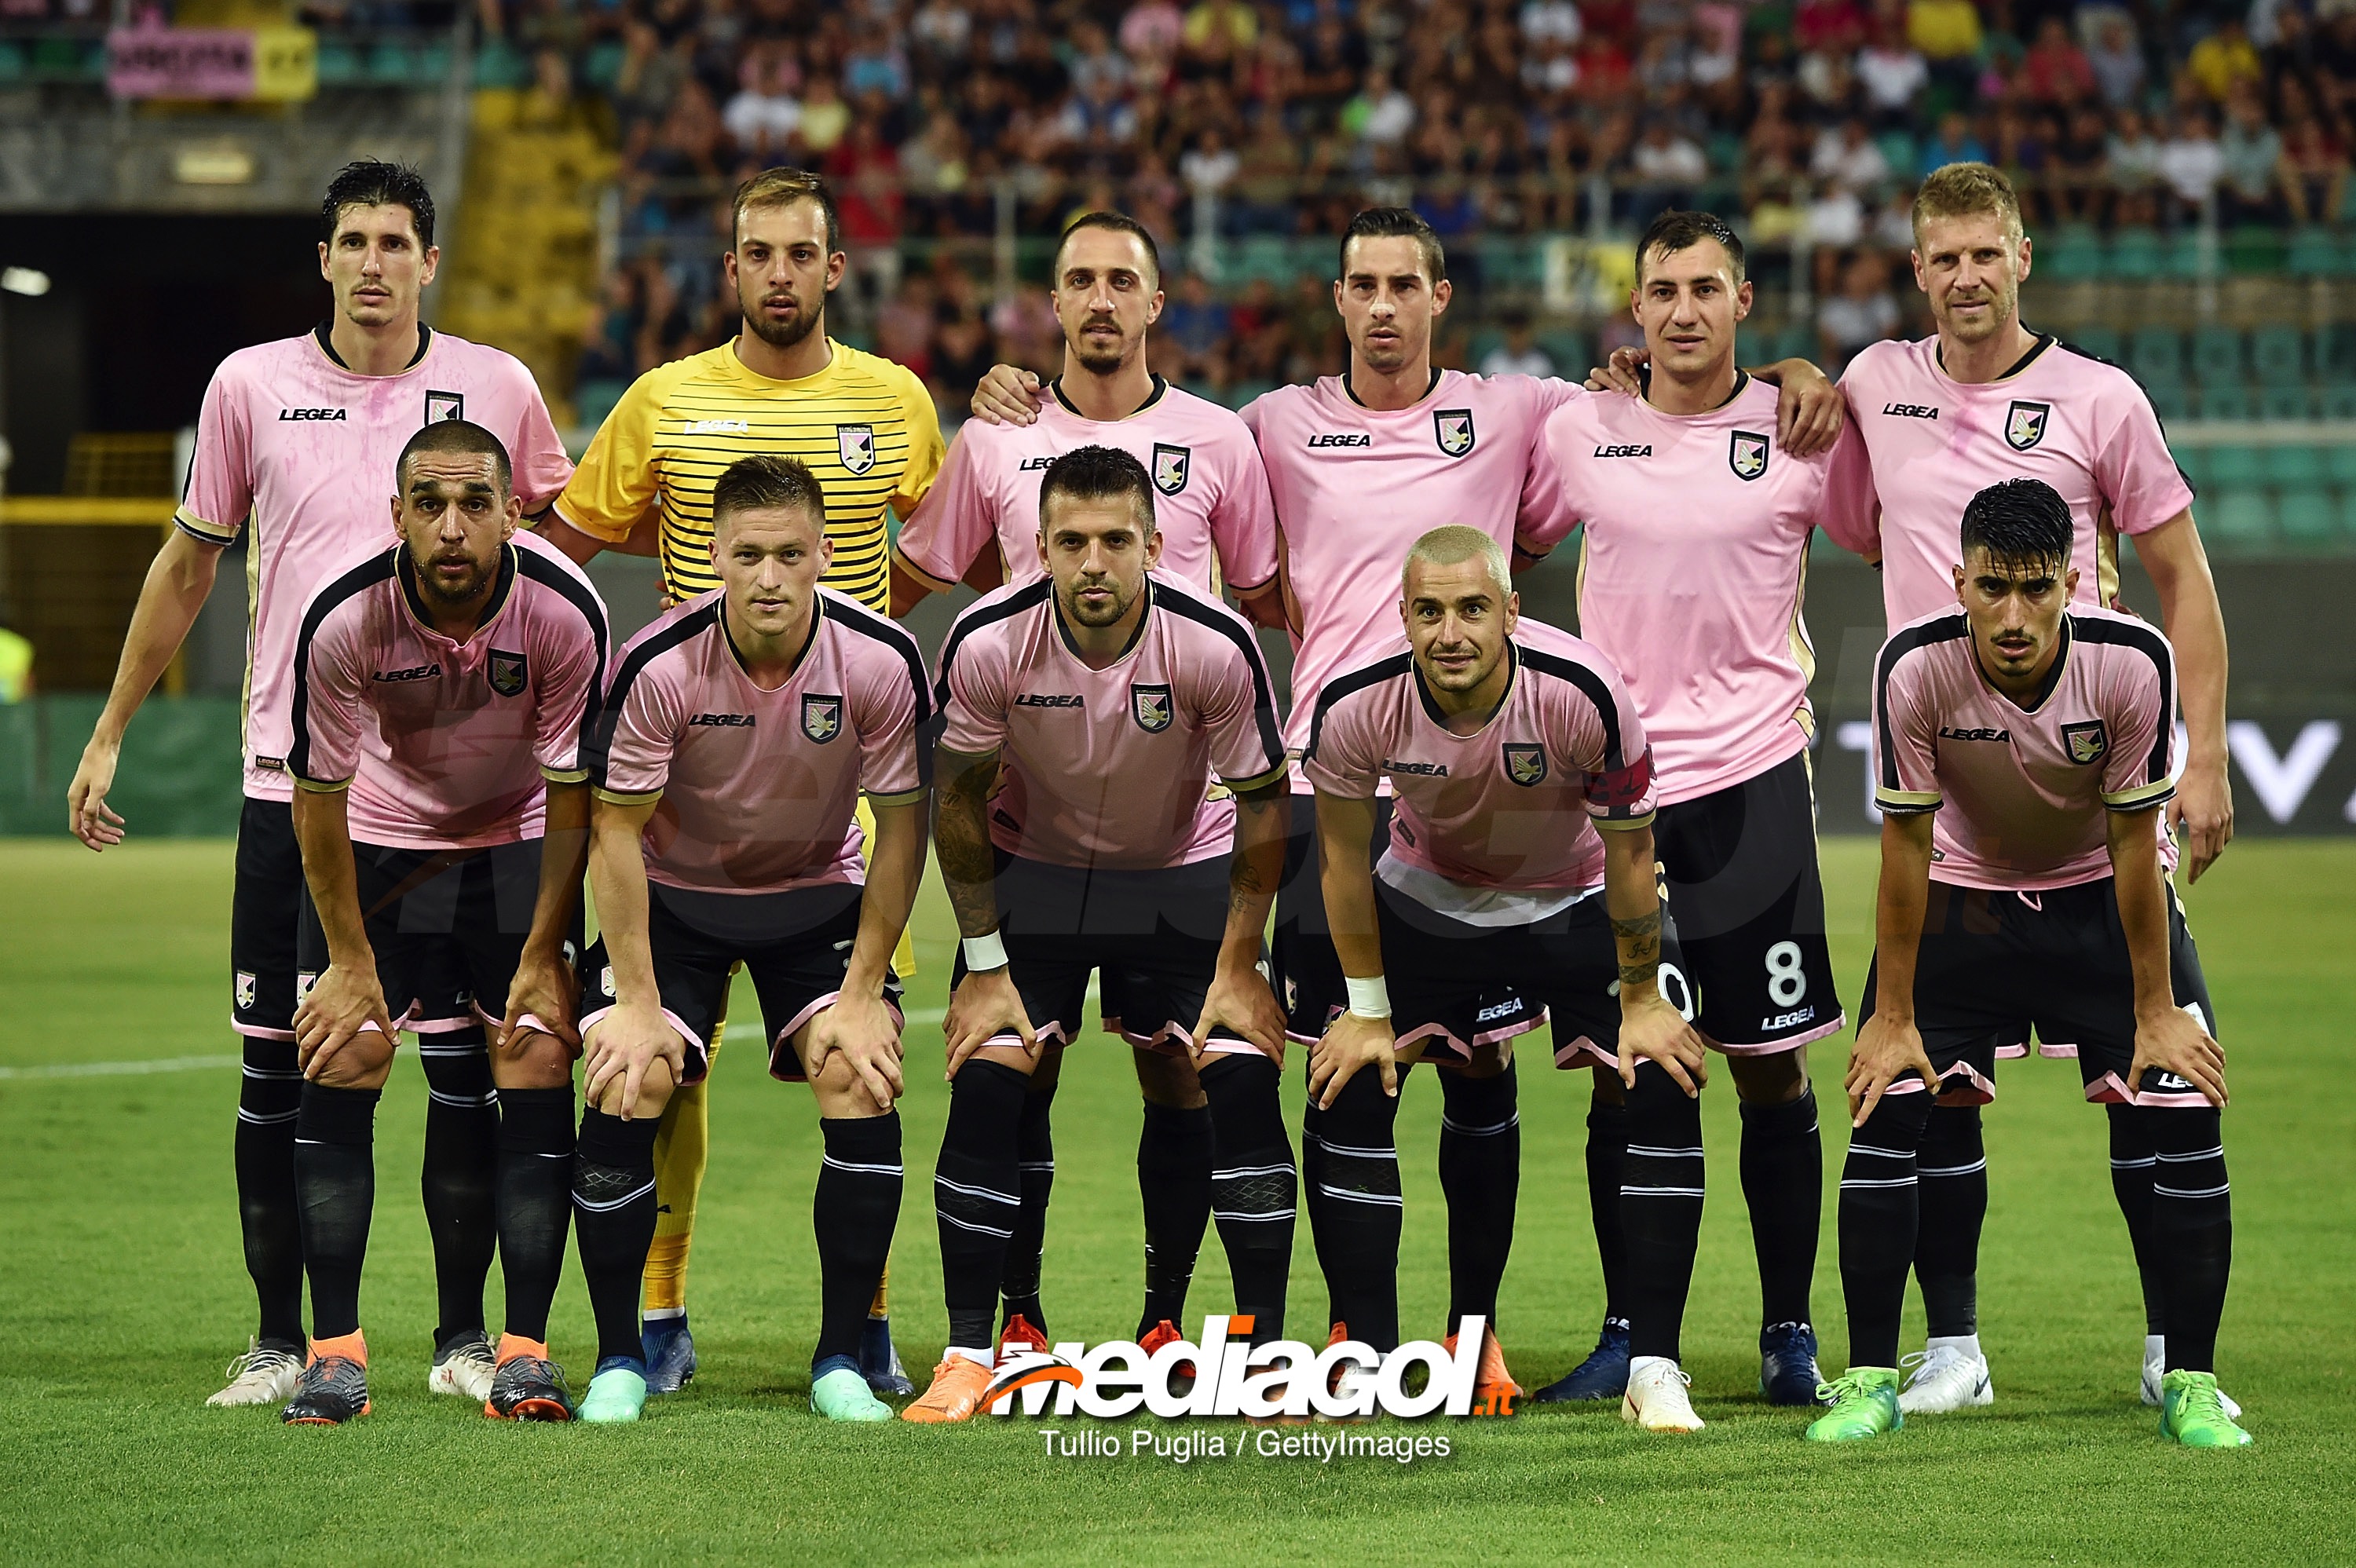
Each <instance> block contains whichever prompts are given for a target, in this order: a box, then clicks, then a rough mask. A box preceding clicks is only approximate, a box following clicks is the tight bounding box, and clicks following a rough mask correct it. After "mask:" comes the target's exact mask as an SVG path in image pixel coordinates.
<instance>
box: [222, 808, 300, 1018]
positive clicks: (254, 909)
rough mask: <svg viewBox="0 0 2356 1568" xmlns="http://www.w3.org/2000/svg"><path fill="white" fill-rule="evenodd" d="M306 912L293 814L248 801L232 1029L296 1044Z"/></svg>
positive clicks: (234, 943)
mask: <svg viewBox="0 0 2356 1568" xmlns="http://www.w3.org/2000/svg"><path fill="white" fill-rule="evenodd" d="M303 908H305V898H304V892H303V849H302V847H301V846H300V845H298V844H297V843H296V842H295V813H294V807H293V806H291V805H288V804H287V803H286V802H285V801H283V800H256V799H254V798H253V797H252V795H248V796H247V797H246V800H245V805H244V808H243V809H242V810H241V811H240V812H239V813H238V818H237V883H236V891H233V892H232V893H231V894H230V916H229V967H230V1015H229V1016H230V1028H232V1029H236V1030H237V1032H238V1033H240V1034H242V1035H249V1036H252V1037H253V1038H254V1039H257V1040H287V1041H290V1042H291V1041H292V1040H294V1039H295V970H296V969H297V968H299V967H300V965H298V964H296V962H295V928H296V927H297V925H299V924H300V920H299V917H298V913H297V912H298V911H300V910H302V909H303Z"/></svg>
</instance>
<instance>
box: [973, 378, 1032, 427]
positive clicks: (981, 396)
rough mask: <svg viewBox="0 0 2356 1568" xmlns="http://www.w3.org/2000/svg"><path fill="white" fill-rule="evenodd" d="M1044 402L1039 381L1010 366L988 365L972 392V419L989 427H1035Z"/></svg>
mask: <svg viewBox="0 0 2356 1568" xmlns="http://www.w3.org/2000/svg"><path fill="white" fill-rule="evenodd" d="M1046 401H1047V391H1046V389H1045V388H1044V387H1043V386H1042V385H1041V384H1040V381H1039V378H1038V377H1036V376H1034V375H1033V374H1032V373H1031V372H1030V371H1028V370H1024V369H1021V368H1017V367H1015V366H1012V365H992V366H991V368H990V373H989V374H988V375H986V376H984V377H982V379H981V380H980V383H979V384H978V385H976V386H975V388H974V389H973V413H974V417H975V418H976V419H979V420H983V421H988V422H989V423H991V424H1011V425H1026V424H1036V423H1038V422H1039V411H1040V409H1041V408H1042V407H1044V405H1045V404H1046Z"/></svg>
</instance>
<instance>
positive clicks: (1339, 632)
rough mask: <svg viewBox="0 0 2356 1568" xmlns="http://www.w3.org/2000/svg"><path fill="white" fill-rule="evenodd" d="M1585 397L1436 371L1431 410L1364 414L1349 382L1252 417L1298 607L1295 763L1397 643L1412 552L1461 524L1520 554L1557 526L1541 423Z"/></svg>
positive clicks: (1256, 407)
mask: <svg viewBox="0 0 2356 1568" xmlns="http://www.w3.org/2000/svg"><path fill="white" fill-rule="evenodd" d="M1580 395H1581V392H1580V388H1578V387H1576V386H1574V385H1572V384H1571V383H1570V382H1569V381H1558V380H1540V379H1537V378H1534V377H1530V376H1468V375H1466V374H1464V373H1463V372H1462V371H1461V370H1440V371H1438V372H1435V374H1434V377H1433V380H1432V387H1431V391H1430V394H1429V395H1428V396H1426V397H1425V398H1424V399H1423V400H1422V401H1420V402H1419V403H1416V404H1415V405H1413V406H1412V407H1410V408H1405V409H1400V410H1398V411H1395V412H1388V413H1378V412H1376V411H1374V410H1372V409H1369V408H1367V407H1365V405H1363V404H1361V403H1360V402H1359V401H1358V400H1356V399H1355V398H1353V397H1352V396H1351V395H1350V391H1349V388H1348V387H1347V385H1346V384H1345V379H1344V378H1343V377H1340V376H1327V377H1323V378H1322V379H1319V380H1318V381H1317V382H1316V384H1315V385H1313V386H1307V387H1280V388H1278V389H1276V390H1275V391H1272V392H1269V393H1268V394H1267V395H1265V396H1264V397H1260V398H1258V399H1255V400H1253V401H1252V402H1251V403H1250V404H1249V405H1248V407H1246V408H1245V410H1244V411H1243V417H1244V422H1245V423H1246V424H1248V425H1249V426H1250V427H1251V430H1252V434H1253V435H1254V436H1255V437H1257V438H1258V442H1259V453H1260V456H1261V458H1262V459H1263V460H1264V461H1265V462H1266V463H1267V464H1268V478H1269V488H1270V489H1271V490H1272V491H1273V492H1274V494H1275V496H1276V518H1277V524H1278V526H1279V527H1280V528H1282V529H1283V531H1284V548H1285V554H1286V566H1285V577H1286V580H1287V581H1288V582H1289V583H1290V587H1291V590H1292V594H1293V597H1294V598H1295V599H1296V600H1298V601H1299V603H1300V605H1301V632H1300V635H1299V636H1298V637H1297V638H1296V639H1295V642H1296V645H1297V648H1298V651H1297V652H1296V654H1295V655H1294V657H1293V664H1292V721H1291V723H1290V726H1288V728H1287V731H1286V734H1285V741H1286V743H1287V744H1288V745H1290V747H1292V748H1293V750H1294V752H1296V753H1297V752H1300V750H1301V748H1303V747H1304V746H1306V745H1307V744H1308V741H1309V726H1310V720H1311V716H1312V714H1313V713H1314V712H1315V711H1316V707H1317V694H1318V692H1319V691H1320V689H1322V688H1323V686H1324V684H1325V683H1326V682H1327V681H1328V680H1331V679H1332V678H1333V676H1334V675H1335V673H1336V672H1338V671H1340V670H1343V669H1346V668H1348V667H1351V666H1352V665H1355V664H1358V663H1361V662H1363V661H1364V660H1365V658H1367V657H1368V656H1371V655H1372V654H1373V653H1375V652H1376V650H1377V649H1380V648H1387V647H1388V646H1390V645H1391V644H1393V643H1395V642H1397V641H1398V637H1399V619H1398V600H1399V568H1400V567H1401V566H1402V565H1403V564H1404V563H1405V562H1406V560H1407V552H1408V550H1409V549H1411V548H1413V546H1414V544H1415V541H1416V540H1418V539H1421V538H1422V537H1423V536H1424V535H1425V534H1427V533H1429V532H1430V531H1431V530H1432V529H1433V528H1439V527H1440V526H1441V525H1442V524H1444V523H1465V524H1470V525H1471V526H1472V527H1473V528H1479V529H1480V530H1481V531H1482V532H1483V533H1485V534H1487V535H1489V536H1490V537H1491V538H1492V539H1495V540H1496V541H1497V543H1498V544H1499V545H1501V546H1503V547H1504V548H1505V549H1508V550H1511V549H1513V546H1514V540H1515V536H1516V535H1517V534H1523V533H1531V532H1537V531H1543V530H1545V529H1546V528H1548V527H1550V526H1551V525H1552V524H1553V522H1554V520H1555V518H1556V517H1557V515H1558V513H1559V511H1560V509H1561V504H1562V498H1561V491H1560V488H1559V486H1558V484H1557V482H1556V480H1555V477H1554V471H1553V467H1552V465H1551V464H1547V463H1546V462H1544V461H1543V456H1544V442H1543V436H1544V432H1545V425H1546V419H1547V415H1548V414H1550V413H1552V412H1554V411H1555V410H1557V409H1558V408H1560V407H1561V406H1562V405H1563V404H1565V403H1567V402H1569V401H1570V400H1573V399H1575V398H1578V397H1580ZM1554 537H1556V538H1559V537H1560V535H1559V534H1558V533H1557V534H1556V535H1555V536H1554Z"/></svg>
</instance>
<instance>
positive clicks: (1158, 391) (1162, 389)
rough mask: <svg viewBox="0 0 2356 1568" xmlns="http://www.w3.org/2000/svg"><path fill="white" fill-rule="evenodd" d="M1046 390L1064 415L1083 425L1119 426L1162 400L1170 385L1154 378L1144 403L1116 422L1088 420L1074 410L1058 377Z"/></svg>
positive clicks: (1048, 384)
mask: <svg viewBox="0 0 2356 1568" xmlns="http://www.w3.org/2000/svg"><path fill="white" fill-rule="evenodd" d="M1047 389H1048V390H1049V391H1051V392H1053V393H1055V402H1056V405H1057V406H1058V407H1060V408H1061V409H1062V410H1063V411H1065V412H1066V413H1067V414H1069V415H1071V416H1072V417H1073V418H1074V419H1076V420H1078V421H1082V422H1083V423H1086V424H1119V423H1120V422H1121V421H1122V420H1133V419H1135V418H1136V417H1137V416H1138V415H1140V414H1141V413H1143V412H1144V411H1146V410H1148V409H1150V408H1151V407H1152V406H1153V405H1154V404H1156V403H1158V402H1160V401H1161V400H1162V395H1163V394H1164V393H1166V392H1168V391H1169V390H1170V383H1169V382H1167V381H1165V380H1163V379H1162V378H1161V377H1159V376H1155V377H1154V378H1153V390H1151V391H1150V392H1148V393H1146V394H1145V401H1143V402H1141V403H1140V404H1138V405H1137V407H1135V408H1133V409H1131V410H1130V411H1129V412H1127V413H1125V414H1123V415H1121V416H1120V419H1118V420H1098V419H1090V418H1088V416H1087V415H1086V414H1084V413H1082V412H1080V411H1079V410H1077V409H1076V408H1074V407H1073V406H1072V400H1071V399H1069V398H1067V397H1066V396H1064V379H1063V378H1062V377H1061V376H1058V377H1056V378H1055V379H1054V380H1052V381H1050V382H1048V383H1047Z"/></svg>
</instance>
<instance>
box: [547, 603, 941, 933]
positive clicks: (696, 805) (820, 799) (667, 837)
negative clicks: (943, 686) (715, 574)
mask: <svg viewBox="0 0 2356 1568" xmlns="http://www.w3.org/2000/svg"><path fill="white" fill-rule="evenodd" d="M723 592H724V590H722V589H717V588H715V589H713V590H712V592H709V593H702V594H698V595H697V596H696V597H695V598H693V599H691V600H689V601H687V602H686V603H683V604H680V605H679V606H678V607H676V608H675V609H672V610H670V611H669V612H668V613H665V614H664V615H662V616H661V617H660V618H659V619H658V620H656V621H655V622H654V623H653V624H650V625H648V627H647V628H646V629H645V630H644V631H641V632H640V633H639V634H638V635H637V636H635V637H632V638H631V639H630V640H629V641H628V642H627V643H626V644H624V645H623V647H622V651H621V652H620V653H619V654H618V655H616V657H615V659H614V679H613V683H612V684H611V685H610V686H609V687H608V688H606V692H605V707H604V709H603V712H602V714H601V716H600V719H599V721H598V724H597V727H596V729H595V730H594V731H592V734H591V737H590V741H589V749H588V754H587V756H586V757H585V758H584V761H585V763H587V765H588V767H589V770H590V777H591V781H592V782H593V783H594V784H595V786H596V790H597V795H598V798H599V799H601V800H609V801H615V802H617V803H620V804H623V805H637V804H643V803H645V802H648V801H651V800H656V799H658V798H659V799H660V801H661V803H662V804H661V805H659V806H658V807H657V808H656V810H655V814H654V816H653V817H651V818H650V819H649V820H648V823H647V835H646V857H647V875H648V877H649V878H650V879H652V880H655V881H658V882H661V883H662V884H664V885H665V886H667V887H674V888H694V889H699V890H701V891H707V892H717V893H771V892H785V891H790V890H792V889H796V888H807V887H815V886H817V885H819V884H820V883H824V882H863V881H865V880H867V878H866V871H865V869H863V867H862V862H861V860H860V853H859V851H860V830H859V823H858V817H857V808H858V803H859V796H860V795H861V794H862V792H863V793H864V794H866V795H868V796H869V797H870V798H871V799H873V800H878V801H881V802H883V803H884V804H885V805H898V804H901V803H903V802H906V801H911V800H916V799H918V798H920V797H921V796H922V795H924V793H925V788H926V784H927V782H928V780H927V777H926V774H927V773H928V771H929V770H928V767H927V753H926V750H925V748H924V746H923V744H922V741H921V739H920V736H919V731H920V730H921V728H922V726H923V725H924V724H925V722H926V720H928V719H930V718H931V717H932V702H931V699H930V697H929V695H928V693H927V692H926V681H925V659H924V655H923V653H922V652H921V651H920V650H919V649H918V648H917V646H916V639H915V638H914V637H911V636H910V635H908V634H907V633H906V632H905V631H904V630H903V629H902V628H901V627H900V626H898V625H897V624H894V623H893V622H890V621H887V620H885V619H883V617H882V616H881V615H878V614H876V613H874V612H873V611H872V610H869V609H866V608H865V607H863V606H862V605H861V604H860V603H859V602H858V601H857V600H855V599H852V598H851V597H850V596H849V595H847V594H842V593H837V592H834V591H833V590H832V589H830V588H821V589H819V601H818V603H819V610H818V614H817V616H816V618H815V620H814V622H813V624H812V625H811V627H810V638H809V643H808V644H807V645H805V646H804V648H803V650H802V654H801V658H800V661H799V662H798V663H797V664H796V665H795V666H794V673H793V674H792V675H791V676H789V677H787V680H786V682H785V684H784V685H782V686H779V687H777V688H775V689H774V690H771V689H766V688H762V687H759V686H755V684H754V683H753V677H751V676H750V675H748V674H746V673H745V670H744V662H743V660H742V659H741V658H740V657H739V656H737V653H736V648H735V645H734V644H733V643H732V642H731V641H730V640H729V635H728V628H727V626H726V624H724V622H725V616H726V607H725V606H724V605H723V603H722V594H723ZM846 736H847V737H848V738H849V739H848V741H847V743H846V742H845V737H846Z"/></svg>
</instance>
